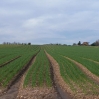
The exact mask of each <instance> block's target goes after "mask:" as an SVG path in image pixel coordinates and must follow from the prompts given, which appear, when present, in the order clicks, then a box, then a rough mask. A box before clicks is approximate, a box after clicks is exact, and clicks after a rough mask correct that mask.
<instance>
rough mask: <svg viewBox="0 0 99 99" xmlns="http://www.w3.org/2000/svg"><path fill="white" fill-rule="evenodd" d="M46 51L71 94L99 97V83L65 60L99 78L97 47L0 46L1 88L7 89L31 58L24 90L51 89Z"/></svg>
mask: <svg viewBox="0 0 99 99" xmlns="http://www.w3.org/2000/svg"><path fill="white" fill-rule="evenodd" d="M45 51H46V52H47V53H48V54H50V55H51V56H52V57H53V58H54V59H55V60H56V61H57V63H58V64H59V69H60V75H61V77H62V79H63V80H64V81H65V83H66V84H67V85H68V86H69V87H70V89H71V90H72V91H73V93H74V95H79V94H83V95H84V96H88V95H89V96H90V95H92V96H95V97H96V96H98V95H99V82H96V81H94V80H93V79H91V78H90V77H88V76H87V75H86V74H85V73H84V72H83V71H82V70H81V69H80V68H79V67H78V66H77V65H76V64H75V63H73V62H72V61H70V60H68V59H66V58H65V57H68V58H70V59H72V60H75V61H76V62H78V63H80V64H82V65H83V66H84V67H85V68H87V69H88V70H89V71H90V72H91V73H92V74H94V75H95V76H97V77H99V63H98V62H99V47H90V46H63V45H42V46H40V45H0V87H3V88H6V87H7V86H8V85H9V84H11V82H12V81H13V80H15V78H16V75H18V74H19V73H20V72H21V71H22V70H23V69H24V68H25V66H27V65H28V63H29V62H30V60H31V59H32V58H34V56H35V60H34V61H33V63H32V64H31V65H30V66H29V68H27V70H26V71H25V72H24V74H25V79H24V82H23V86H24V88H27V87H32V88H34V87H44V86H47V87H52V86H53V84H52V82H53V81H52V78H51V75H52V74H51V70H50V67H51V65H50V62H49V59H48V58H47V56H46V54H45ZM11 60H12V61H11ZM10 61H11V62H10ZM5 63H6V64H5ZM53 75H54V73H53ZM20 76H22V75H20ZM85 99H86V98H85ZM96 99H98V98H96Z"/></svg>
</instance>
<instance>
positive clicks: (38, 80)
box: [24, 49, 52, 87]
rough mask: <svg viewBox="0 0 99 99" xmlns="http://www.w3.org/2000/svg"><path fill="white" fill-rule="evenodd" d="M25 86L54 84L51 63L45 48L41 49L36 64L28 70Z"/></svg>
mask: <svg viewBox="0 0 99 99" xmlns="http://www.w3.org/2000/svg"><path fill="white" fill-rule="evenodd" d="M24 86H25V87H26V86H32V87H36V86H38V87H42V86H52V81H51V76H50V63H49V61H48V59H47V56H46V54H45V52H44V50H43V49H41V50H40V52H39V53H38V55H37V56H36V60H35V62H34V64H33V65H32V66H31V67H30V69H29V70H28V72H27V74H26V78H25V81H24Z"/></svg>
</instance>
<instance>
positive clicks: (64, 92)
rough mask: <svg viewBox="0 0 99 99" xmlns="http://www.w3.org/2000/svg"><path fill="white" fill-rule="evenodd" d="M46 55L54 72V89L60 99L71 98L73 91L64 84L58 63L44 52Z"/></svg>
mask: <svg viewBox="0 0 99 99" xmlns="http://www.w3.org/2000/svg"><path fill="white" fill-rule="evenodd" d="M46 55H47V57H48V59H49V61H50V63H51V65H52V68H53V73H54V83H55V85H56V90H57V91H58V94H60V96H61V99H72V96H73V95H74V93H73V92H72V90H71V89H70V87H69V86H68V85H67V84H66V82H65V81H64V80H63V78H62V77H61V74H60V69H59V64H58V63H57V62H56V60H55V59H54V58H53V57H52V56H51V55H49V54H48V53H47V52H46Z"/></svg>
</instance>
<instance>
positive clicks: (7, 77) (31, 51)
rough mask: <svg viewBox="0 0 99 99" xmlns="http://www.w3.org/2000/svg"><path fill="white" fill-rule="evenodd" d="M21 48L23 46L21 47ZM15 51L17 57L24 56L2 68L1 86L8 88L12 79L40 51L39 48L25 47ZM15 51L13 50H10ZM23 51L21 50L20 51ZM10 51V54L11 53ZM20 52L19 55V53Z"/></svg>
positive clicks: (0, 74)
mask: <svg viewBox="0 0 99 99" xmlns="http://www.w3.org/2000/svg"><path fill="white" fill-rule="evenodd" d="M20 47H21V46H20ZM20 47H18V48H16V49H15V51H16V53H17V55H20V54H21V55H22V56H21V57H20V58H18V59H17V60H15V61H13V62H11V63H9V64H7V65H5V66H3V67H1V68H0V86H4V87H6V86H7V85H9V83H10V82H11V81H12V79H13V78H14V77H15V76H16V75H17V74H18V73H19V72H20V71H21V70H22V69H23V68H24V66H25V65H26V64H27V63H28V62H29V60H30V59H31V58H32V57H33V56H34V55H35V54H36V53H37V52H38V51H39V49H40V47H38V46H31V47H30V46H28V47H29V48H28V47H27V46H26V47H25V46H24V47H21V48H20ZM9 49H10V50H12V52H13V53H14V52H15V51H13V49H12V48H9ZM19 49H21V50H19ZM10 52H11V51H9V52H8V53H10ZM18 52H19V53H18Z"/></svg>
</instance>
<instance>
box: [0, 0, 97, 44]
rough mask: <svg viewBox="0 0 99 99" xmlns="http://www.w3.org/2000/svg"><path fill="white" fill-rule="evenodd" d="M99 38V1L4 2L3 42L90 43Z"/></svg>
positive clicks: (0, 8) (0, 15)
mask: <svg viewBox="0 0 99 99" xmlns="http://www.w3.org/2000/svg"><path fill="white" fill-rule="evenodd" d="M98 39H99V0H0V43H3V42H11V43H12V42H20V43H28V42H31V43H32V44H49V43H60V44H69V45H72V44H73V43H78V42H79V41H81V43H83V42H89V43H90V44H91V43H93V42H95V41H96V40H98Z"/></svg>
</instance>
